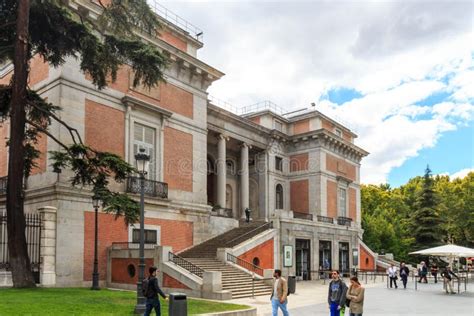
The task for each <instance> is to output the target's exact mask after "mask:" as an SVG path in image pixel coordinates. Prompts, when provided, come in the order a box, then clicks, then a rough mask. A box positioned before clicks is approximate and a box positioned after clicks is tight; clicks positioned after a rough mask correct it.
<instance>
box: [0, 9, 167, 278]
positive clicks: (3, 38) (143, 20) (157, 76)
mask: <svg viewBox="0 0 474 316" xmlns="http://www.w3.org/2000/svg"><path fill="white" fill-rule="evenodd" d="M105 3H107V4H106V5H105ZM76 4H77V5H74V6H72V5H71V1H66V0H17V1H15V0H0V21H1V22H0V63H9V62H11V63H13V66H14V75H13V78H12V80H11V82H10V84H8V85H0V122H2V120H9V121H10V139H9V143H8V144H9V163H8V172H9V173H8V184H7V218H8V236H9V238H8V241H9V244H8V247H9V251H10V261H11V263H12V277H13V283H14V286H17V287H28V286H34V283H33V282H32V278H31V276H29V274H30V272H29V271H30V269H29V259H28V255H27V251H26V240H25V238H24V229H25V220H24V215H23V196H24V195H23V192H22V190H23V178H24V177H26V178H27V177H28V176H29V174H30V171H31V170H32V168H33V167H34V166H35V158H37V157H38V156H39V152H38V150H37V149H36V146H35V145H36V143H37V138H38V136H39V135H40V134H43V135H46V136H48V137H49V138H50V139H52V140H53V141H55V142H56V143H58V144H59V145H60V147H61V150H60V151H57V152H52V155H51V158H52V160H53V161H54V163H53V166H54V168H55V170H60V169H64V168H67V169H70V170H72V171H73V173H74V176H73V177H72V184H73V185H78V186H81V187H89V188H91V189H92V191H93V192H94V193H95V194H97V195H99V196H100V197H101V198H102V200H103V201H104V204H105V210H106V211H108V212H112V213H115V214H116V215H123V216H124V217H125V220H126V222H135V221H136V220H137V218H138V214H139V208H138V204H137V203H136V202H135V201H134V200H132V199H131V198H129V197H128V196H127V195H126V194H122V193H118V192H112V191H111V190H109V181H110V179H114V180H115V181H118V182H121V181H123V180H124V179H125V178H126V177H127V176H128V175H130V173H132V172H133V171H134V168H133V167H132V166H130V165H129V164H128V163H126V162H125V161H123V160H122V159H121V158H120V157H119V156H117V155H115V154H112V153H107V152H100V151H97V150H95V149H94V148H91V147H89V146H87V145H86V144H84V142H83V141H82V139H81V136H80V134H79V133H78V132H77V130H75V129H74V128H72V127H70V126H69V125H68V122H65V121H63V120H61V118H60V115H58V112H59V111H60V110H61V109H60V108H59V107H58V106H57V105H54V104H51V103H48V102H46V101H45V100H44V99H43V98H41V96H40V95H39V94H38V93H37V92H36V91H34V90H32V89H31V88H30V87H29V86H28V81H27V78H28V73H29V66H28V65H29V61H30V60H31V59H32V58H33V57H34V56H40V57H42V58H43V59H44V60H45V61H46V62H47V63H49V64H50V65H51V66H54V67H58V66H60V65H62V64H63V63H64V62H65V61H66V58H70V57H73V58H76V59H78V60H79V61H80V68H81V70H82V71H83V72H84V73H87V74H88V75H90V77H91V78H92V82H93V84H94V85H96V87H97V88H98V89H102V88H104V87H106V86H107V84H109V83H110V82H113V81H115V79H116V75H117V71H118V69H119V67H120V66H121V65H123V64H128V65H129V66H130V68H131V69H132V70H133V72H134V82H133V84H134V85H135V86H136V85H138V84H142V85H144V86H146V87H152V86H154V85H156V84H157V83H158V82H159V81H160V80H163V72H162V71H163V69H164V68H165V67H166V64H167V58H166V56H165V55H164V54H163V53H162V52H160V51H159V50H158V49H157V48H156V47H155V46H154V45H150V44H149V43H147V42H146V41H145V40H144V38H146V37H147V36H151V37H154V36H156V35H157V32H158V29H159V27H160V25H159V23H158V20H157V18H156V16H155V15H154V13H153V12H152V11H151V9H150V8H149V6H148V5H147V3H146V0H133V1H127V0H112V1H106V2H105V1H101V0H98V1H97V2H95V1H90V2H85V4H86V5H92V6H96V7H95V8H94V12H95V13H94V14H89V10H88V8H86V7H85V6H82V5H81V4H80V3H79V4H78V3H76ZM52 121H56V122H57V123H59V124H60V125H61V126H62V127H63V128H66V129H67V131H68V132H69V134H70V136H71V139H72V142H71V143H63V142H61V141H60V139H58V138H57V137H56V136H55V135H54V133H52V132H50V131H49V126H50V124H51V123H52ZM0 124H1V123H0Z"/></svg>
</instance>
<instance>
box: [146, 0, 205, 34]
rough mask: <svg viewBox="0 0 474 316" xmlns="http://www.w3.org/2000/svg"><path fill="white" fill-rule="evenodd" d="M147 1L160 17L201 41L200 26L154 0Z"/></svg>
mask: <svg viewBox="0 0 474 316" xmlns="http://www.w3.org/2000/svg"><path fill="white" fill-rule="evenodd" d="M147 3H148V5H149V6H150V8H151V9H152V10H153V12H155V13H156V14H157V15H159V16H160V17H162V18H163V19H164V20H166V21H167V22H169V23H170V24H172V25H174V26H177V27H179V28H180V29H182V30H183V31H185V32H186V33H188V34H189V35H190V36H191V37H193V38H194V39H196V40H197V41H199V42H201V43H202V37H203V31H202V30H201V29H200V28H198V27H197V26H195V25H193V24H192V23H190V22H188V21H187V20H185V19H183V18H181V17H180V16H179V15H177V14H176V13H174V12H172V11H171V10H169V9H168V8H166V7H164V6H163V5H162V4H159V3H158V1H156V0H147Z"/></svg>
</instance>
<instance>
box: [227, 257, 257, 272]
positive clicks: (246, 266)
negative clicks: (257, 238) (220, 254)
mask: <svg viewBox="0 0 474 316" xmlns="http://www.w3.org/2000/svg"><path fill="white" fill-rule="evenodd" d="M227 261H229V262H232V263H233V264H236V265H238V266H241V267H242V268H244V269H247V270H248V271H251V272H254V273H257V274H259V275H261V276H263V268H261V267H259V266H257V265H255V264H253V263H251V262H248V261H245V260H243V259H240V258H238V257H236V256H234V255H232V254H230V253H228V254H227Z"/></svg>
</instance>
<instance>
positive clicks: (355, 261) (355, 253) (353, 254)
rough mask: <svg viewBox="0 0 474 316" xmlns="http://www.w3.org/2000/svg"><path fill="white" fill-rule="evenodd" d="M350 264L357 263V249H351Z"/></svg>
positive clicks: (354, 264) (356, 264) (355, 264)
mask: <svg viewBox="0 0 474 316" xmlns="http://www.w3.org/2000/svg"><path fill="white" fill-rule="evenodd" d="M352 265H353V266H355V267H357V266H358V265H359V250H358V249H352Z"/></svg>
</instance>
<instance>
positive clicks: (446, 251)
mask: <svg viewBox="0 0 474 316" xmlns="http://www.w3.org/2000/svg"><path fill="white" fill-rule="evenodd" d="M410 255H428V256H439V257H473V256H474V249H472V248H467V247H462V246H457V245H444V246H439V247H434V248H428V249H424V250H419V251H415V252H410Z"/></svg>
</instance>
